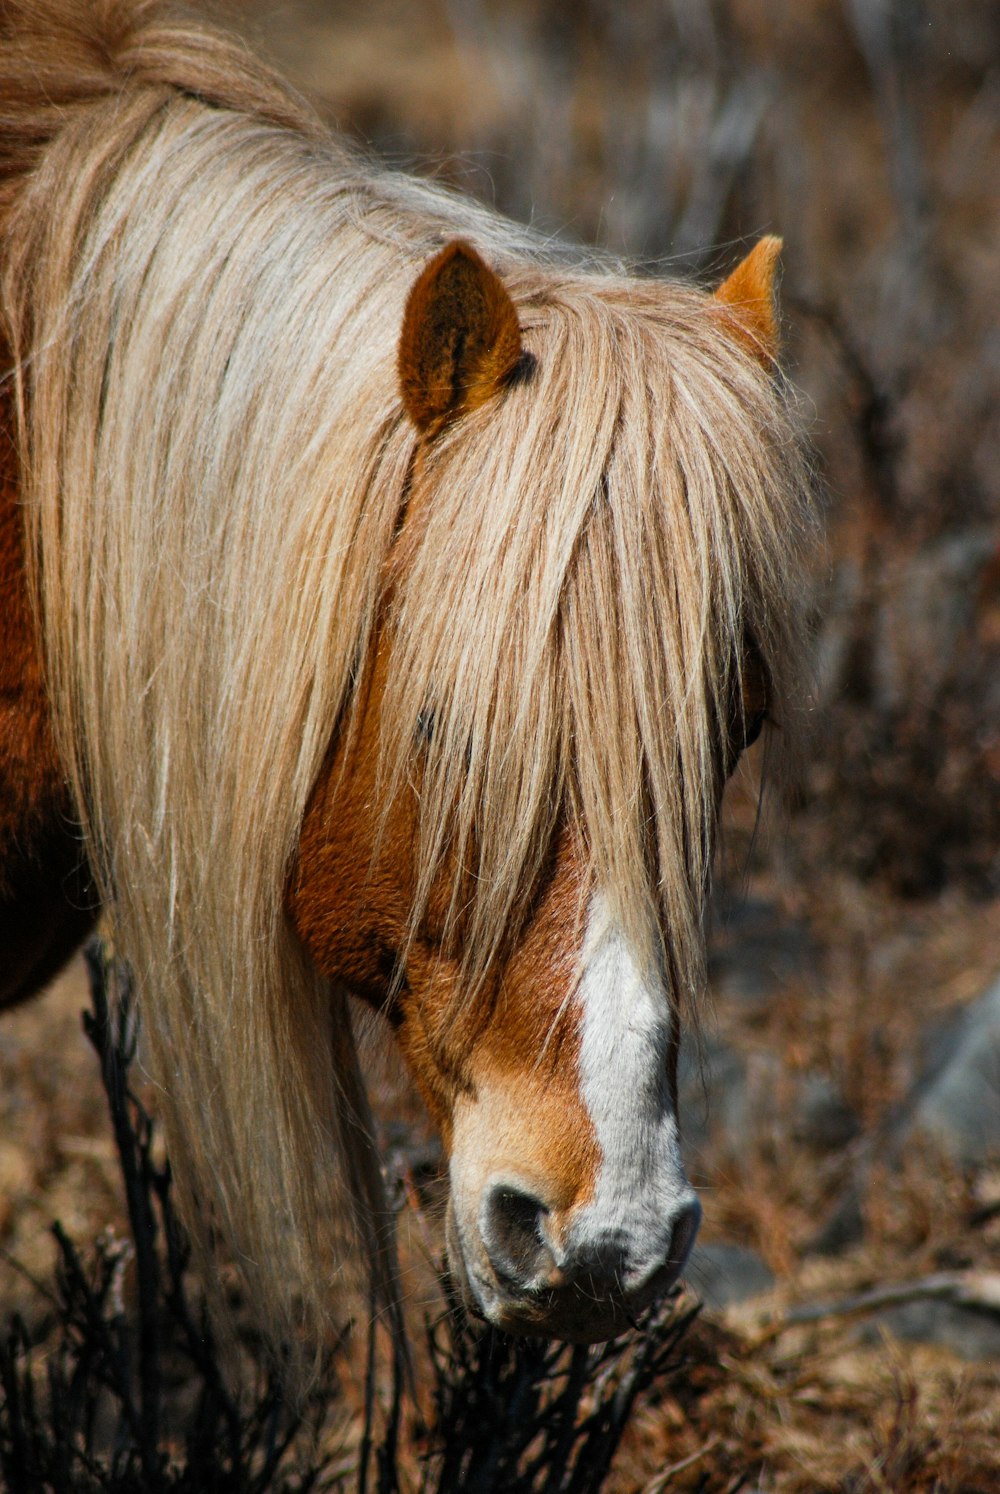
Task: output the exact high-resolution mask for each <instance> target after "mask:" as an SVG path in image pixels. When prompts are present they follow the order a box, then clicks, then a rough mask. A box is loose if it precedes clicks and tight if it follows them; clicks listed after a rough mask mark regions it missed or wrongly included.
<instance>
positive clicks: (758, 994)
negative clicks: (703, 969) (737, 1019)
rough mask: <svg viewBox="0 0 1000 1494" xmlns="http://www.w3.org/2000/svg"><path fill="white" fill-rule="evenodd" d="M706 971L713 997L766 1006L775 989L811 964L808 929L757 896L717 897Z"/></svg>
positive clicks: (759, 1009)
mask: <svg viewBox="0 0 1000 1494" xmlns="http://www.w3.org/2000/svg"><path fill="white" fill-rule="evenodd" d="M714 915H715V918H714V925H713V929H712V936H711V940H710V949H709V961H708V973H709V980H710V982H711V985H712V989H713V991H714V993H715V995H716V997H717V998H718V999H719V1000H721V1001H724V1002H732V1003H734V1004H736V1005H739V1006H740V1007H742V1008H744V1009H745V1010H747V1011H749V1012H763V1011H766V1010H767V1008H768V1006H769V1005H770V1003H771V1002H772V1000H773V999H774V996H775V995H776V993H777V992H778V991H779V990H780V989H781V987H782V986H783V985H784V984H785V983H786V982H787V981H788V980H791V979H793V978H794V977H795V976H799V975H803V974H805V973H806V972H807V971H808V970H809V969H810V968H811V966H812V965H813V964H814V959H815V950H814V947H813V943H812V939H811V937H810V935H809V930H808V929H807V927H806V925H805V924H803V923H800V922H790V921H789V919H788V918H787V917H786V916H785V915H784V914H783V913H782V912H781V910H780V909H779V908H778V907H777V906H776V905H775V904H774V903H770V902H765V901H764V900H763V899H760V898H746V899H743V900H736V899H732V900H729V899H724V898H720V900H719V902H718V904H717V905H716V907H715V909H714Z"/></svg>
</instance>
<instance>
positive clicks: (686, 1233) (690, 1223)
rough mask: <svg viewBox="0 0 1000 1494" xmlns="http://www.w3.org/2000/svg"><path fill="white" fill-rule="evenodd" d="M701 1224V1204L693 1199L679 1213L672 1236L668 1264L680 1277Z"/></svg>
mask: <svg viewBox="0 0 1000 1494" xmlns="http://www.w3.org/2000/svg"><path fill="white" fill-rule="evenodd" d="M700 1224H701V1204H700V1203H699V1202H698V1200H697V1199H696V1198H692V1199H691V1200H690V1201H689V1202H688V1203H686V1204H684V1206H683V1207H682V1208H681V1210H680V1211H679V1213H678V1215H677V1218H676V1219H675V1220H674V1227H673V1230H672V1232H671V1235H670V1255H669V1257H668V1260H667V1264H668V1265H670V1266H672V1267H673V1268H674V1271H675V1272H676V1273H677V1275H678V1276H679V1275H680V1273H681V1271H682V1270H683V1269H684V1263H685V1261H686V1260H687V1258H688V1256H689V1255H690V1254H691V1246H692V1245H693V1244H694V1241H695V1236H696V1235H697V1233H698V1226H699V1225H700Z"/></svg>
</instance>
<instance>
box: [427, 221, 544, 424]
mask: <svg viewBox="0 0 1000 1494" xmlns="http://www.w3.org/2000/svg"><path fill="white" fill-rule="evenodd" d="M520 356H521V328H520V325H519V323H518V320H517V312H516V310H515V309H514V303H513V301H512V300H511V298H510V296H509V295H508V293H507V290H506V288H505V287H504V284H503V282H502V281H501V280H500V278H499V276H497V275H495V274H494V272H493V271H492V270H491V269H490V267H489V265H487V264H486V263H485V262H484V261H483V260H482V259H481V258H480V256H479V255H478V254H477V253H476V251H475V249H473V248H472V245H471V244H466V243H465V242H463V240H461V239H456V240H455V242H454V243H451V244H446V245H445V247H444V248H443V249H442V250H441V252H440V254H436V255H435V256H434V258H433V259H432V260H431V262H430V264H429V265H427V266H426V267H425V269H424V271H423V273H422V274H421V276H420V278H419V279H418V280H417V282H416V284H415V285H414V287H413V289H412V290H411V291H410V294H409V297H408V299H407V302H406V310H405V312H404V313H403V330H402V333H401V335H400V339H399V384H400V390H401V392H402V395H403V404H404V405H405V407H406V412H407V414H408V415H409V417H410V419H411V420H412V421H413V423H414V425H415V426H416V427H417V429H418V430H419V431H422V432H424V433H433V432H434V431H436V430H439V429H440V428H441V426H443V425H444V424H445V423H446V422H447V421H448V420H451V419H453V418H454V417H455V416H456V415H461V414H464V412H465V411H466V410H473V409H475V407H476V406H477V405H481V404H484V403H485V401H486V400H488V399H490V398H491V397H492V396H493V395H494V394H496V393H497V392H498V391H499V390H500V389H501V388H502V387H503V384H504V382H505V380H506V379H507V378H509V376H510V373H511V371H512V369H513V368H514V365H515V364H516V363H517V361H518V359H519V358H520Z"/></svg>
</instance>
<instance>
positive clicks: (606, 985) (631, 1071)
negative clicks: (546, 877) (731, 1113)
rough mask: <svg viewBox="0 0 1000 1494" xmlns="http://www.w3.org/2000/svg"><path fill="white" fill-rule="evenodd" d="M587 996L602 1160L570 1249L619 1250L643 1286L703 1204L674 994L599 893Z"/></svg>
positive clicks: (586, 1030) (594, 1117) (584, 1007)
mask: <svg viewBox="0 0 1000 1494" xmlns="http://www.w3.org/2000/svg"><path fill="white" fill-rule="evenodd" d="M578 1000H579V1002H580V1006H581V1017H582V1020H581V1041H580V1092H581V1096H582V1099H583V1102H584V1104H585V1106H586V1108H587V1111H588V1113H589V1115H590V1119H591V1123H592V1124H593V1127H594V1132H595V1134H596V1137H597V1142H598V1145H599V1147H600V1152H601V1160H600V1164H599V1170H598V1174H597V1181H596V1187H595V1190H594V1195H593V1197H592V1198H591V1200H590V1201H589V1202H588V1203H587V1204H585V1205H584V1206H583V1207H582V1208H580V1209H579V1210H577V1211H575V1212H574V1215H573V1219H572V1224H571V1226H570V1230H569V1232H568V1238H567V1239H566V1241H565V1248H568V1249H570V1250H572V1251H573V1252H574V1253H575V1252H581V1253H587V1252H589V1251H593V1253H594V1254H595V1256H598V1257H599V1256H600V1255H602V1254H605V1255H606V1254H608V1253H613V1252H615V1251H619V1252H620V1253H621V1258H622V1270H623V1279H622V1285H623V1286H625V1287H626V1288H627V1289H633V1290H634V1289H636V1288H637V1287H638V1285H639V1283H640V1282H641V1281H642V1280H643V1278H644V1277H645V1276H647V1275H649V1274H651V1273H652V1272H654V1271H655V1270H656V1269H657V1268H658V1267H659V1266H660V1265H662V1264H663V1262H664V1261H665V1260H666V1259H667V1257H668V1255H669V1253H670V1244H671V1236H672V1232H673V1225H674V1222H675V1221H676V1218H677V1214H678V1209H679V1208H680V1207H682V1206H684V1205H691V1204H694V1201H695V1200H694V1193H693V1191H692V1189H691V1186H690V1184H689V1183H688V1181H687V1178H686V1176H685V1174H684V1167H683V1164H682V1162H681V1155H680V1146H679V1138H678V1131H677V1120H676V1116H675V1114H674V1109H673V1103H672V1100H671V1095H670V1084H669V1068H668V1066H669V1058H670V1043H671V1037H672V1016H671V1010H670V1000H669V995H668V992H667V990H666V986H665V983H664V982H663V981H662V980H661V979H656V978H655V977H654V978H652V979H651V978H650V977H649V976H646V975H644V974H643V973H642V962H641V961H640V960H639V959H637V957H636V955H635V953H634V952H633V950H632V949H631V948H630V947H629V945H628V943H627V941H626V939H625V936H624V934H623V932H622V930H621V928H620V927H618V925H617V924H616V923H615V922H614V920H613V919H612V917H611V916H610V914H609V912H608V908H607V904H606V901H605V899H604V897H603V896H602V895H600V894H598V895H596V896H595V897H594V899H593V901H592V903H591V908H590V916H589V919H588V924H587V933H586V938H585V942H584V948H583V973H582V977H581V981H580V986H579V994H578Z"/></svg>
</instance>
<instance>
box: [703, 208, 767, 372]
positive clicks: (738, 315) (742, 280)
mask: <svg viewBox="0 0 1000 1494" xmlns="http://www.w3.org/2000/svg"><path fill="white" fill-rule="evenodd" d="M780 253H781V240H780V239H779V238H776V237H775V236H774V234H767V235H766V236H765V237H764V238H762V239H761V240H760V242H759V243H757V244H755V245H754V247H753V248H752V249H751V250H750V253H749V254H748V255H747V257H746V259H743V260H741V261H740V263H739V264H738V265H737V266H736V269H735V270H734V271H733V272H732V274H731V275H729V276H728V277H727V278H726V279H725V280H724V281H723V282H722V284H721V285H720V286H719V288H718V290H717V291H716V292H715V299H716V300H717V301H721V302H722V303H723V305H724V306H726V307H727V308H728V309H729V311H730V312H731V313H732V316H731V319H730V320H731V324H732V326H733V330H734V331H735V332H736V334H737V336H738V338H739V340H740V341H741V342H742V343H743V344H744V346H745V347H747V349H748V351H749V352H751V353H753V354H754V356H755V357H756V358H757V359H758V360H759V361H760V362H761V363H762V364H763V365H764V367H765V368H767V369H770V368H771V367H772V365H773V364H774V363H776V362H777V359H778V318H777V313H776V308H775V284H774V282H775V275H776V271H777V268H778V256H779V254H780Z"/></svg>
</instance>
